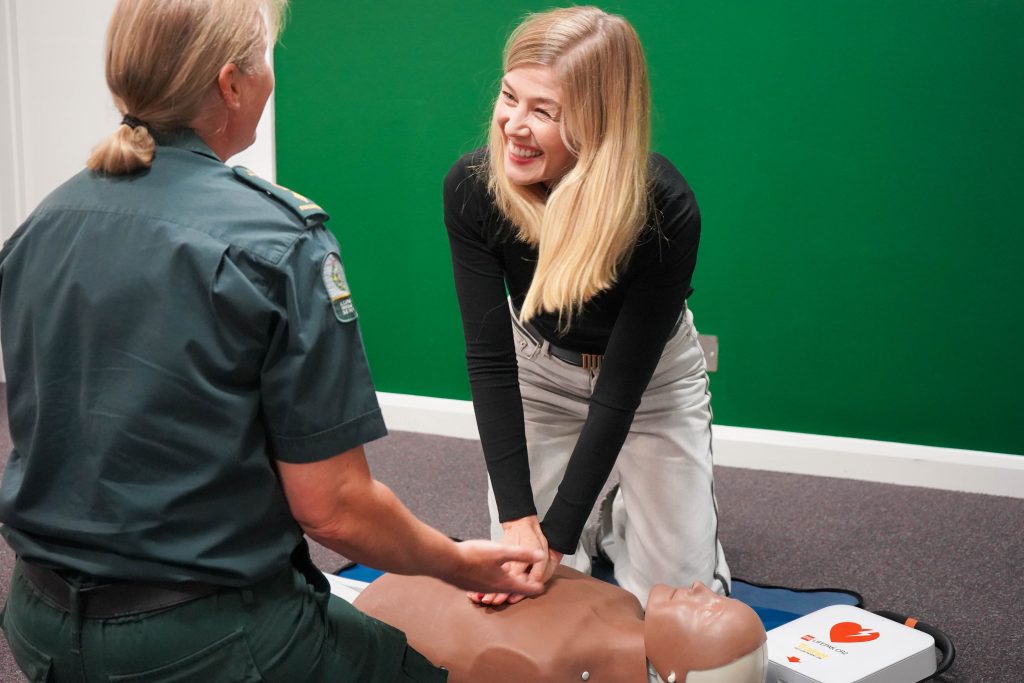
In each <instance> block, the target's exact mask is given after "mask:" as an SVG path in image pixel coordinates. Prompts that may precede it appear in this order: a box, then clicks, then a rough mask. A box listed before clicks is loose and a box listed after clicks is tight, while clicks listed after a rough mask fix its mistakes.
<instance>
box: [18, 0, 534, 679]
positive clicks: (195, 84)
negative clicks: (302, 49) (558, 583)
mask: <svg viewBox="0 0 1024 683" xmlns="http://www.w3.org/2000/svg"><path fill="white" fill-rule="evenodd" d="M282 5H283V0H276V1H275V0H121V1H120V2H119V3H118V5H117V8H116V10H115V13H114V17H113V19H112V21H111V25H110V31H109V35H108V52H107V81H108V84H109V86H110V88H111V91H112V92H113V94H114V99H115V102H116V103H117V106H118V107H119V108H120V109H121V111H122V113H123V114H124V119H123V122H122V124H121V125H120V126H119V127H118V129H117V130H116V132H115V133H114V134H113V135H112V136H111V137H110V138H109V139H107V140H106V141H104V142H102V143H101V144H100V145H99V146H98V147H97V148H96V149H95V150H94V152H93V155H92V157H91V158H90V159H89V162H88V168H87V169H86V170H84V171H82V172H81V173H79V174H78V175H76V176H74V177H73V178H71V179H70V180H69V181H68V182H66V183H65V184H64V185H63V186H61V187H60V188H58V189H57V190H56V191H54V192H53V193H52V194H51V195H50V196H49V197H48V198H47V199H46V200H44V201H43V203H42V204H41V205H40V206H39V207H38V208H37V209H36V210H35V211H34V212H33V214H32V215H31V216H30V217H29V218H28V220H27V221H26V222H25V223H24V224H23V225H22V226H21V227H20V228H19V229H18V230H17V232H15V234H14V235H13V236H12V237H11V239H10V240H9V241H8V242H7V243H6V244H5V245H4V246H3V249H2V251H0V321H2V330H0V331H2V335H0V336H2V341H3V358H4V363H5V369H6V374H7V378H8V385H7V395H8V405H9V414H10V425H11V436H12V440H13V444H14V449H13V452H12V453H11V454H10V459H9V463H8V466H7V469H6V472H5V473H4V478H3V483H2V486H0V521H2V522H3V524H4V528H3V534H4V537H5V538H6V540H7V542H8V543H9V544H10V546H11V547H12V548H13V549H14V551H15V552H16V553H17V555H18V558H19V559H18V562H17V564H16V567H15V570H14V574H13V578H12V584H11V588H10V593H9V597H8V602H7V604H6V607H5V611H4V614H3V629H4V632H5V635H6V637H7V640H8V642H9V643H10V647H11V650H12V652H13V654H14V657H15V659H16V660H17V662H18V664H19V666H20V667H21V668H22V669H23V670H24V671H25V673H26V675H27V676H28V678H29V679H30V680H32V681H56V682H60V681H100V680H102V681H107V680H131V681H147V682H149V681H189V682H197V681H203V682H205V681H216V682H220V681H229V682H230V681H280V682H283V683H284V682H286V683H294V682H296V681H309V682H317V681H331V682H343V681H361V682H362V681H388V682H390V681H443V680H445V677H446V672H444V671H443V670H441V669H437V668H435V667H434V666H432V665H430V664H429V663H428V662H427V661H426V660H425V659H424V658H423V657H421V656H420V655H419V654H418V653H416V652H415V651H414V650H411V649H409V648H408V647H407V645H406V641H405V636H404V635H403V634H402V633H401V632H400V631H397V630H395V629H393V628H391V627H389V626H386V625H384V624H382V623H380V622H378V621H376V620H374V619H371V618H369V617H366V616H365V615H363V614H362V613H360V612H358V611H356V610H355V609H354V608H353V607H351V606H350V605H348V604H347V603H346V602H344V601H342V600H340V599H338V598H333V597H331V596H330V594H329V592H328V591H327V588H326V581H325V579H324V577H323V575H322V574H319V573H318V572H317V571H316V570H315V569H314V568H313V566H312V563H311V562H310V560H309V554H308V548H307V546H306V544H305V541H304V540H303V532H305V533H306V534H308V535H309V536H310V537H312V538H313V539H315V540H316V541H318V542H320V543H322V544H324V545H325V546H327V547H329V548H331V549H333V550H336V551H337V552H340V553H342V554H344V555H345V556H346V557H349V558H352V559H354V560H358V561H361V562H364V563H367V564H370V565H373V566H375V567H379V568H381V569H385V570H390V571H392V572H397V573H422V574H429V575H433V576H436V577H439V578H441V579H444V580H446V581H449V582H451V583H452V584H454V585H457V586H460V587H462V588H465V589H470V590H479V591H506V592H517V593H529V594H536V593H537V592H539V591H540V590H541V586H540V585H539V584H537V583H531V582H527V581H524V580H520V579H517V578H513V577H511V576H510V575H509V574H508V573H507V571H506V570H505V569H504V567H503V565H504V564H505V563H506V562H523V561H525V562H532V561H539V560H540V559H541V558H540V557H539V556H538V555H537V554H536V553H534V552H533V551H528V550H525V549H521V548H506V547H502V546H499V545H495V544H491V543H490V542H485V541H470V542H465V543H455V542H453V541H451V540H450V539H448V538H447V537H445V536H444V535H443V534H441V533H440V532H438V531H436V530H434V529H432V528H430V527H429V526H427V525H425V524H423V523H422V522H420V521H419V520H417V519H416V518H415V517H414V516H413V515H412V514H411V513H410V512H409V511H408V510H407V509H406V508H405V507H404V506H403V505H402V504H401V503H400V502H399V501H398V499H397V498H396V497H395V496H394V494H393V493H392V492H391V491H390V490H389V489H387V488H386V487H385V486H383V485H382V484H380V483H378V482H376V481H375V480H373V478H372V477H371V475H370V473H369V470H368V468H367V464H366V460H365V457H364V454H363V449H362V444H364V443H366V442H367V441H370V440H372V439H376V438H378V437H380V436H383V435H384V434H385V428H384V424H383V421H382V419H381V413H380V409H379V407H378V405H377V402H376V398H375V394H374V389H373V384H372V382H371V379H370V372H369V369H368V367H367V363H366V359H365V357H364V353H363V347H362V342H361V340H360V334H359V328H358V326H357V308H356V306H355V305H354V303H353V298H352V296H351V293H350V292H349V288H348V284H347V282H346V280H345V275H344V269H343V266H342V262H341V259H340V257H339V253H338V246H337V243H336V242H335V240H334V238H333V237H332V236H331V234H330V233H329V232H328V231H327V229H326V228H325V227H324V221H326V220H327V215H326V214H325V213H324V212H323V210H321V209H320V207H319V206H317V205H316V204H315V203H314V202H312V201H310V200H308V199H307V198H305V197H302V196H301V195H298V194H297V193H293V192H291V191H288V190H285V189H283V188H280V187H278V186H276V185H273V184H271V183H268V182H265V181H262V180H260V179H259V178H257V177H255V176H254V175H253V174H251V173H250V172H248V171H245V170H244V169H232V168H230V167H228V166H226V165H225V164H224V163H223V160H225V159H227V158H229V157H231V156H232V155H233V154H235V153H237V152H239V151H241V150H242V149H245V148H246V147H248V146H249V145H250V144H251V143H252V142H253V139H254V136H255V130H256V124H257V123H258V121H259V119H260V115H261V114H262V112H263V108H264V105H265V104H266V102H267V99H268V97H269V95H270V92H271V90H272V88H273V84H274V77H273V73H272V70H271V68H270V66H269V65H268V62H267V58H266V54H267V48H268V45H270V44H272V42H273V39H274V38H275V37H276V34H277V30H278V25H279V21H280V16H281V12H282V10H283V7H282ZM72 114H73V112H71V111H69V112H68V119H69V121H70V120H71V119H72V118H73V116H72Z"/></svg>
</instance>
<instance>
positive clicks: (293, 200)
mask: <svg viewBox="0 0 1024 683" xmlns="http://www.w3.org/2000/svg"><path fill="white" fill-rule="evenodd" d="M234 170H235V176H237V177H238V179H239V180H241V181H242V182H243V183H245V184H246V185H248V186H250V187H252V188H254V189H256V190H259V191H260V192H263V193H264V194H266V195H268V196H270V197H273V198H274V199H276V200H277V201H278V202H280V203H281V204H284V206H285V207H286V208H287V209H288V210H289V211H291V212H292V213H294V214H295V215H296V216H298V217H299V218H301V219H302V221H303V223H305V224H306V225H313V224H315V223H323V222H324V221H326V220H327V219H329V218H330V216H328V215H327V212H326V211H324V210H323V209H321V208H320V205H319V204H317V203H316V202H314V201H312V200H310V199H309V198H307V197H303V196H302V195H301V194H299V193H298V192H293V191H292V190H289V189H288V188H287V187H281V186H280V185H278V184H277V183H272V182H270V181H269V180H266V179H265V178H261V177H260V176H258V175H256V172H255V171H250V170H249V169H247V168H246V167H245V166H235V169H234Z"/></svg>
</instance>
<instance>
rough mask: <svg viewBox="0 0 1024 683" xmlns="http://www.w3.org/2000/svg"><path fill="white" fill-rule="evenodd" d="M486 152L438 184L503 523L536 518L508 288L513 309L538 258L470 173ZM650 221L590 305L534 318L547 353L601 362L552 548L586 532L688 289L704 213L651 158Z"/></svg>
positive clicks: (564, 485)
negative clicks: (569, 313)
mask: <svg viewBox="0 0 1024 683" xmlns="http://www.w3.org/2000/svg"><path fill="white" fill-rule="evenodd" d="M485 161H486V150H484V149H479V150H476V151H475V152H471V153H469V154H467V155H465V156H463V157H462V158H461V159H459V160H458V161H457V162H456V163H455V165H454V166H452V168H451V170H450V171H449V172H448V175H447V177H446V178H445V182H444V219H445V224H446V226H447V228H448V238H449V242H450V244H451V251H452V265H453V268H454V272H455V288H456V292H457V294H458V299H459V307H460V309H461V312H462V324H463V329H464V332H465V337H466V364H467V367H468V370H469V381H470V387H471V390H472V395H473V408H474V410H475V412H476V420H477V425H478V427H479V430H480V439H481V442H482V443H483V449H484V457H485V458H486V460H487V470H488V473H489V475H490V478H491V483H492V485H493V487H494V494H495V498H496V500H497V504H498V514H499V519H500V520H501V521H503V522H504V521H508V520H512V519H518V518H520V517H525V516H527V515H533V514H536V513H537V510H536V507H535V505H534V501H533V492H532V491H531V489H530V470H529V463H528V461H527V451H526V430H525V427H524V424H523V406H522V397H521V395H520V392H519V383H518V376H517V365H516V354H515V349H514V345H513V340H512V329H511V319H510V316H509V310H508V304H507V301H506V287H507V292H508V295H509V296H511V298H512V303H513V304H514V305H515V306H516V307H517V308H520V307H521V306H522V303H523V300H524V299H525V297H526V292H527V290H528V289H529V287H530V282H531V280H532V278H533V273H534V269H535V267H536V262H537V250H536V248H535V247H533V246H530V245H528V244H526V243H525V242H523V241H521V240H520V239H518V238H517V236H516V234H517V233H516V229H515V227H514V226H513V225H512V224H511V223H510V222H509V221H508V220H507V219H505V218H504V217H503V216H502V215H501V214H500V212H499V211H498V209H497V207H496V206H495V204H494V198H493V196H491V195H490V193H489V192H488V191H487V185H486V182H485V180H484V179H483V178H482V177H481V176H480V175H479V174H478V172H477V171H476V167H478V166H480V165H481V164H483V163H485ZM649 185H650V187H651V191H650V192H651V194H650V200H651V201H650V205H651V207H652V208H651V209H650V211H649V218H648V221H647V224H646V226H645V227H644V228H643V230H642V231H641V233H640V236H639V238H638V240H637V244H636V247H635V248H634V250H633V252H632V254H631V256H630V257H629V260H628V261H627V263H626V265H625V266H624V267H623V268H621V269H620V273H619V277H618V279H617V281H616V282H615V284H614V285H613V286H612V287H611V288H609V289H607V290H604V291H602V292H601V293H599V294H598V295H597V296H595V297H594V298H593V299H591V300H590V301H588V302H587V303H586V305H585V307H584V309H583V312H582V313H581V314H579V315H577V316H575V317H574V318H573V321H572V327H571V329H570V330H569V331H568V332H567V333H566V334H564V335H560V334H559V333H558V331H557V327H558V315H557V314H556V313H546V314H542V315H540V316H538V317H536V318H533V319H532V320H531V323H532V324H533V325H534V326H535V327H536V328H537V330H538V331H539V332H540V334H541V335H542V336H543V337H544V338H545V339H547V340H548V341H550V342H551V343H552V344H555V345H557V346H561V347H563V348H568V349H573V350H575V351H579V352H583V353H598V354H604V359H603V361H602V365H601V371H600V375H599V376H598V378H597V382H596V384H595V387H594V392H593V394H592V396H591V399H590V409H589V412H588V415H587V419H586V422H585V423H584V426H583V429H582V431H581V432H580V436H579V439H578V441H577V442H576V447H575V449H574V450H573V453H572V456H571V458H570V460H569V464H568V467H567V469H566V472H565V475H564V476H563V478H562V482H561V484H560V485H559V487H558V493H557V495H556V496H555V499H554V502H553V503H552V505H551V508H550V509H549V510H548V512H547V514H546V516H545V517H544V519H543V520H542V522H541V528H542V529H543V531H544V534H545V536H546V538H547V539H548V544H549V545H550V547H551V548H553V549H555V550H558V551H560V552H562V553H566V554H571V553H574V552H576V545H577V543H578V541H579V537H580V534H581V533H582V531H583V526H584V524H585V523H586V520H587V517H588V516H589V514H590V511H591V510H592V509H593V507H594V503H595V502H596V500H597V497H598V495H600V492H601V488H602V487H603V486H604V483H605V481H606V480H607V479H608V475H609V474H610V473H611V470H612V467H613V466H614V464H615V459H616V458H617V457H618V454H619V450H620V449H621V448H622V444H623V442H624V441H625V439H626V436H627V434H628V433H629V428H630V425H631V424H632V422H633V415H634V413H635V412H636V409H637V407H638V406H639V405H640V399H641V397H642V396H643V393H644V391H645V390H646V389H647V384H648V382H650V379H651V376H652V374H653V373H654V369H655V367H656V366H657V364H658V360H659V359H660V357H661V354H662V351H663V350H664V347H665V343H666V341H667V340H668V337H669V335H670V333H671V331H672V329H673V326H674V325H675V323H676V321H677V320H678V318H679V315H680V312H681V311H682V309H683V306H684V304H685V301H686V298H687V297H688V296H689V295H690V293H691V292H692V291H693V290H692V289H691V287H690V278H691V276H692V275H693V270H694V266H695V265H696V261H697V244H698V242H699V239H700V212H699V210H698V208H697V203H696V200H695V199H694V196H693V192H692V191H691V190H690V186H689V185H688V184H687V182H686V180H685V179H684V178H683V177H682V176H681V175H680V174H679V172H678V171H677V170H676V169H675V167H674V166H673V165H672V164H671V162H669V161H668V160H667V159H666V158H664V157H662V156H660V155H657V154H652V155H651V160H650V183H649Z"/></svg>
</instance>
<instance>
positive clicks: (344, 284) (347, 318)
mask: <svg viewBox="0 0 1024 683" xmlns="http://www.w3.org/2000/svg"><path fill="white" fill-rule="evenodd" d="M323 278H324V288H325V289H327V298H328V299H330V300H331V308H333V309H334V317H336V318H337V319H338V320H340V321H341V322H343V323H350V322H352V321H353V320H355V319H356V318H357V317H359V315H358V314H357V313H356V307H355V305H353V303H352V292H351V291H349V288H348V281H347V280H345V269H344V268H343V267H342V265H341V257H340V256H338V255H337V254H336V253H334V252H331V253H330V254H328V255H327V257H326V258H324V265H323Z"/></svg>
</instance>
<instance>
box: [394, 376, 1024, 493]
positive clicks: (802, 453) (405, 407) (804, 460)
mask: <svg viewBox="0 0 1024 683" xmlns="http://www.w3.org/2000/svg"><path fill="white" fill-rule="evenodd" d="M377 397H378V399H379V400H380V405H381V408H382V410H383V411H384V419H385V421H386V422H387V424H388V428H389V429H392V430H395V431H403V432H419V433H422V434H433V435H437V436H449V437H455V438H460V439H478V438H479V435H478V433H477V429H476V421H475V419H474V417H473V404H472V403H471V402H470V401H456V400H452V399H445V398H430V397H425V396H409V395H406V394H390V393H384V392H378V394H377ZM712 434H713V440H714V441H713V447H714V452H715V464H716V465H724V466H727V467H746V468H749V469H758V470H767V471H771V472H787V473H791V474H810V475H818V476H824V477H839V478H843V479H859V480H862V481H874V482H881V483H885V484H900V485H903V486H923V487H926V488H935V489H945V490H949V491H965V492H969V493H985V494H989V495H994V496H1010V497H1013V498H1024V456H1021V455H1006V454H1002V453H988V452H985V451H968V450H961V449H956V448H940V447H937V446H916V445H912V444H902V443H893V442H889V441H871V440H868V439H850V438H845V437H838V436H818V435H815V434H799V433H795V432H779V431H773V430H769V429H750V428H746V427H727V426H721V425H715V426H714V429H713V432H712Z"/></svg>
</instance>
